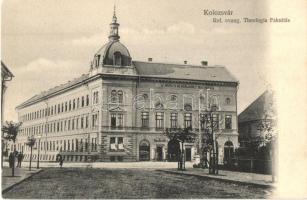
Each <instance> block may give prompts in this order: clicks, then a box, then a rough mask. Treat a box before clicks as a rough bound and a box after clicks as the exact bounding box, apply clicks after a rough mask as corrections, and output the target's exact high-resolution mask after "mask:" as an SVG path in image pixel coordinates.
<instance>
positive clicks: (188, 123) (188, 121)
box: [184, 113, 192, 128]
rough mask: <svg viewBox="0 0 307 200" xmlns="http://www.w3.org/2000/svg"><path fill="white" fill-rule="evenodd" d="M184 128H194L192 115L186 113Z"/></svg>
mask: <svg viewBox="0 0 307 200" xmlns="http://www.w3.org/2000/svg"><path fill="white" fill-rule="evenodd" d="M184 128H192V113H184Z"/></svg>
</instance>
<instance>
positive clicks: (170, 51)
mask: <svg viewBox="0 0 307 200" xmlns="http://www.w3.org/2000/svg"><path fill="white" fill-rule="evenodd" d="M265 2H266V1H245V0H238V1H235V2H234V1H211V0H208V1H202V0H195V1H193V2H191V1H184V0H168V1H165V0H148V1H143V0H133V1H132V0H106V1H101V0H89V1H85V0H44V1H37V0H9V1H8V0H6V1H3V2H2V10H1V57H2V58H1V59H2V61H3V62H4V63H5V64H6V65H7V66H8V68H9V69H10V70H11V71H12V72H13V74H14V76H15V77H14V78H13V80H12V81H11V82H8V83H7V86H8V89H7V91H6V96H5V110H4V119H5V120H14V121H16V120H17V113H16V110H15V107H16V106H17V105H19V104H20V103H22V102H24V101H25V100H27V99H29V98H31V97H32V96H34V95H35V94H38V93H40V92H41V91H44V90H47V89H49V88H52V87H54V86H57V85H60V84H62V83H65V82H67V81H69V80H72V79H74V78H76V77H78V76H80V75H81V74H83V73H87V72H88V71H89V65H90V62H91V60H92V58H93V55H94V54H95V52H96V51H98V49H99V48H100V47H101V46H102V45H103V44H105V43H106V42H107V41H108V38H107V37H108V32H109V23H110V22H111V19H112V15H113V6H114V4H116V14H117V18H118V22H119V23H120V28H119V34H120V37H121V38H120V40H121V42H122V43H123V44H125V46H126V47H127V48H128V49H129V51H130V54H131V56H132V59H133V60H139V61H146V60H147V58H149V57H151V58H153V61H154V62H167V63H180V64H182V63H183V61H184V60H187V61H188V63H189V64H195V65H200V62H201V61H202V60H206V61H208V63H209V65H224V66H226V67H227V69H228V70H229V71H230V72H231V73H232V74H233V75H234V76H235V77H236V78H237V79H238V80H239V82H240V85H239V90H238V114H239V113H240V112H241V111H242V110H244V109H245V108H246V107H247V106H248V105H249V104H250V103H251V102H253V101H254V100H255V99H256V98H257V97H258V96H259V95H261V94H262V93H263V92H264V91H265V89H266V88H267V87H268V85H269V84H270V79H269V78H268V76H267V72H268V70H270V66H269V64H268V63H269V62H267V61H268V49H269V48H270V37H269V36H268V34H267V33H268V31H269V25H264V24H258V23H256V24H245V23H241V24H226V23H223V24H216V23H213V22H212V17H211V16H205V15H204V13H203V10H204V9H209V10H212V9H215V10H228V9H230V10H233V12H234V14H233V16H231V18H241V17H253V16H257V17H259V18H262V17H267V5H266V4H265Z"/></svg>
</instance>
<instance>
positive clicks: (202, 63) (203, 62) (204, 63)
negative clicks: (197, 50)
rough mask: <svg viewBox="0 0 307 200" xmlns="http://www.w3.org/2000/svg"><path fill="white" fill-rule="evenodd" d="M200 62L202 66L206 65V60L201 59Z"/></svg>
mask: <svg viewBox="0 0 307 200" xmlns="http://www.w3.org/2000/svg"><path fill="white" fill-rule="evenodd" d="M200 63H201V65H202V66H208V61H204V60H203V61H201V62H200Z"/></svg>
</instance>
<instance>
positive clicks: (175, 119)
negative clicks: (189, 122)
mask: <svg viewBox="0 0 307 200" xmlns="http://www.w3.org/2000/svg"><path fill="white" fill-rule="evenodd" d="M177 127H178V113H171V128H177Z"/></svg>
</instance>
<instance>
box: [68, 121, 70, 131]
mask: <svg viewBox="0 0 307 200" xmlns="http://www.w3.org/2000/svg"><path fill="white" fill-rule="evenodd" d="M68 130H70V120H68Z"/></svg>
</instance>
